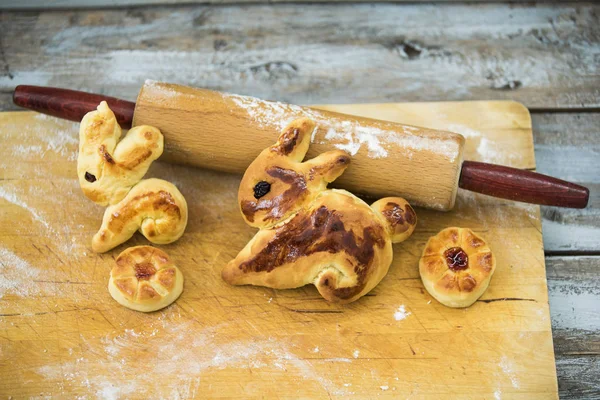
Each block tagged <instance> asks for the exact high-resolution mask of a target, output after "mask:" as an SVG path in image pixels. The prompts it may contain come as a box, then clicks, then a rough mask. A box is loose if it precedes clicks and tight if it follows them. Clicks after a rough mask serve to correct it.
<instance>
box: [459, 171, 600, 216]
mask: <svg viewBox="0 0 600 400" xmlns="http://www.w3.org/2000/svg"><path fill="white" fill-rule="evenodd" d="M458 186H459V187H461V188H463V189H467V190H470V191H473V192H477V193H483V194H487V195H490V196H494V197H500V198H502V199H508V200H516V201H522V202H525V203H532V204H543V205H546V206H557V207H567V208H585V207H586V206H587V203H588V199H589V197H590V191H589V190H588V188H586V187H583V186H580V185H576V184H574V183H571V182H567V181H563V180H560V179H556V178H553V177H551V176H547V175H542V174H538V173H536V172H531V171H524V170H522V169H517V168H511V167H505V166H502V165H495V164H487V163H482V162H476V161H465V162H463V165H462V170H461V173H460V180H459V182H458Z"/></svg>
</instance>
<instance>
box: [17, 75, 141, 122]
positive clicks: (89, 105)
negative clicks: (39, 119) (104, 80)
mask: <svg viewBox="0 0 600 400" xmlns="http://www.w3.org/2000/svg"><path fill="white" fill-rule="evenodd" d="M103 100H104V101H106V102H107V103H108V106H109V107H110V109H111V110H112V111H113V112H114V113H115V116H116V117H117V121H118V122H119V125H121V127H122V128H125V129H129V128H131V121H133V111H134V110H135V103H133V102H131V101H126V100H121V99H117V98H114V97H108V96H102V95H99V94H92V93H86V92H79V91H77V90H68V89H59V88H52V87H43V86H27V85H19V86H17V87H16V88H15V92H14V94H13V102H14V103H15V104H16V105H18V106H21V107H24V108H28V109H30V110H34V111H37V112H40V113H43V114H48V115H52V116H54V117H58V118H64V119H68V120H70V121H75V122H80V121H81V120H82V118H83V116H84V115H85V114H87V113H88V112H90V111H93V110H95V109H96V107H98V104H100V102H101V101H103Z"/></svg>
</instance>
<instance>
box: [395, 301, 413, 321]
mask: <svg viewBox="0 0 600 400" xmlns="http://www.w3.org/2000/svg"><path fill="white" fill-rule="evenodd" d="M410 314H411V313H410V312H409V311H406V308H405V306H404V304H402V305H401V306H400V307H398V309H397V310H396V312H395V313H394V319H395V320H396V321H402V320H403V319H406V318H407V317H408V316H409V315H410Z"/></svg>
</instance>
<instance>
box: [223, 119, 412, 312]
mask: <svg viewBox="0 0 600 400" xmlns="http://www.w3.org/2000/svg"><path fill="white" fill-rule="evenodd" d="M314 129H315V123H314V122H313V121H311V120H310V119H307V118H302V119H298V120H295V121H293V122H292V123H291V124H290V125H288V126H287V127H286V128H285V129H284V130H283V131H282V133H281V135H280V136H279V139H278V141H277V143H275V145H273V146H271V147H269V148H267V149H265V150H263V151H262V152H261V153H260V155H259V156H258V157H257V158H256V159H255V160H254V161H253V162H252V164H251V165H250V166H249V167H248V169H247V170H246V173H245V174H244V177H243V178H242V181H241V183H240V188H239V193H238V200H239V204H240V209H241V212H242V216H243V217H244V219H245V220H246V222H247V223H248V224H249V225H251V226H253V227H257V228H259V229H260V230H259V232H258V233H257V234H256V235H255V236H254V238H252V240H250V242H248V244H247V245H246V247H244V249H242V251H241V252H240V253H239V254H238V255H237V257H236V258H235V259H234V260H232V261H231V262H229V263H228V264H227V266H226V267H225V268H224V269H223V271H222V277H223V279H224V280H225V281H226V282H228V283H230V284H233V285H245V284H251V285H260V286H267V287H272V288H277V289H286V288H297V287H300V286H304V285H307V284H309V283H312V284H314V285H315V286H316V287H317V290H318V291H319V293H321V295H322V296H323V297H324V298H325V299H326V300H328V301H332V302H340V303H349V302H352V301H354V300H357V299H358V298H360V297H362V296H364V295H365V294H366V293H368V292H369V291H370V290H371V289H373V288H374V287H375V286H376V285H377V284H378V283H379V282H380V281H381V279H383V277H384V276H385V275H386V274H387V271H388V269H389V266H390V264H391V262H392V257H393V254H392V242H394V243H398V242H401V241H403V240H405V239H406V238H408V237H409V236H410V235H411V234H412V232H413V231H414V229H415V225H416V223H417V218H416V214H415V212H414V210H413V209H412V208H411V206H410V205H409V204H408V203H407V202H406V200H404V199H402V198H399V197H389V198H384V199H381V200H378V201H376V202H375V203H373V204H372V205H371V206H370V207H369V205H367V204H366V203H365V202H364V201H362V200H361V199H359V198H358V197H356V196H354V195H353V194H352V193H350V192H347V191H345V190H335V189H327V184H328V183H329V182H332V181H334V180H335V179H336V178H337V177H339V176H340V175H341V174H342V173H343V172H344V170H345V169H346V168H347V167H348V165H349V163H350V156H349V155H348V154H346V153H345V152H343V151H340V150H335V151H329V152H326V153H323V154H321V155H319V156H317V157H315V158H313V159H311V160H308V161H306V162H302V160H303V159H304V156H305V155H306V152H307V151H308V147H309V145H310V137H311V133H312V132H313V131H314Z"/></svg>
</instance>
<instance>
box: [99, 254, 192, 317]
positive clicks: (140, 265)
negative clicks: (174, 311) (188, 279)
mask: <svg viewBox="0 0 600 400" xmlns="http://www.w3.org/2000/svg"><path fill="white" fill-rule="evenodd" d="M116 261H117V263H116V265H115V266H114V267H113V269H112V271H110V279H109V281H108V291H109V292H110V295H111V296H112V298H113V299H115V300H116V301H117V302H118V303H119V304H121V305H123V306H125V307H127V308H131V309H132V310H136V311H143V312H151V311H156V310H160V309H161V308H164V307H166V306H168V305H169V304H171V303H173V302H174V301H175V300H177V298H178V297H179V295H180V294H181V292H182V291H183V274H182V273H181V271H180V270H179V268H177V266H175V264H173V263H172V262H171V260H169V256H167V254H166V253H165V252H164V251H162V250H159V249H157V248H155V247H152V246H136V247H130V248H128V249H126V250H125V251H123V252H122V253H121V254H119V257H117V260H116Z"/></svg>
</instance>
